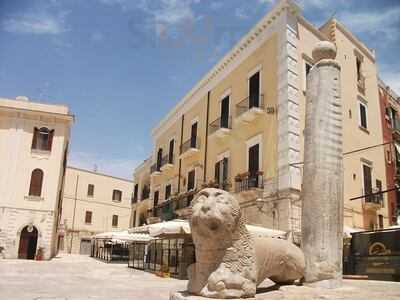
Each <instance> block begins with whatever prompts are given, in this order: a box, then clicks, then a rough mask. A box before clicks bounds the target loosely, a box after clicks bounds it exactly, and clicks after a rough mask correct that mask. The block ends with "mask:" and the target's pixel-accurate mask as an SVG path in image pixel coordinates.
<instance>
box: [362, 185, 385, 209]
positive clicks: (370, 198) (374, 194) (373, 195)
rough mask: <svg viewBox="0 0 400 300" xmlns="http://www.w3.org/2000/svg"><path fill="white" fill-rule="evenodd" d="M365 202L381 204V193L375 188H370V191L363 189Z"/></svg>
mask: <svg viewBox="0 0 400 300" xmlns="http://www.w3.org/2000/svg"><path fill="white" fill-rule="evenodd" d="M364 195H365V203H374V204H379V205H382V202H383V194H382V193H381V191H380V190H379V189H377V188H372V189H371V190H370V191H365V192H364Z"/></svg>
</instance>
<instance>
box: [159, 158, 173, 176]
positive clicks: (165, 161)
mask: <svg viewBox="0 0 400 300" xmlns="http://www.w3.org/2000/svg"><path fill="white" fill-rule="evenodd" d="M173 168H174V156H173V155H171V156H170V155H169V154H167V155H165V156H164V157H163V158H162V159H161V168H160V170H161V171H162V172H164V171H169V170H171V169H173Z"/></svg>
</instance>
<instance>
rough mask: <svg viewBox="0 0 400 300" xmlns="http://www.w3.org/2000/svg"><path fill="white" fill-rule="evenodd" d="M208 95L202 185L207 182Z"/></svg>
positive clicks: (208, 96)
mask: <svg viewBox="0 0 400 300" xmlns="http://www.w3.org/2000/svg"><path fill="white" fill-rule="evenodd" d="M210 95H211V91H208V93H207V113H206V136H205V138H204V164H203V165H204V167H203V170H204V174H203V183H206V181H207V149H208V118H209V116H210Z"/></svg>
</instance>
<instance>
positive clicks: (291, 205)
mask: <svg viewBox="0 0 400 300" xmlns="http://www.w3.org/2000/svg"><path fill="white" fill-rule="evenodd" d="M321 40H329V41H332V42H334V43H335V45H336V47H337V53H338V55H337V61H338V63H339V64H340V65H341V66H342V78H341V81H342V82H341V86H342V91H341V92H342V99H345V101H343V103H344V104H343V152H344V154H345V156H344V173H345V174H344V176H345V180H344V181H345V186H344V222H345V224H346V225H347V226H350V227H355V228H365V229H371V228H378V227H379V222H380V220H381V221H382V222H383V225H384V226H387V225H388V224H389V217H388V208H387V207H388V205H387V197H386V196H385V195H384V196H383V197H380V198H379V199H377V198H376V197H369V196H368V194H369V193H372V192H374V191H376V190H377V189H379V188H383V187H386V173H385V163H384V149H383V147H374V148H372V149H370V150H369V151H359V149H362V148H366V147H369V146H373V145H379V144H382V142H383V136H382V130H381V117H380V109H379V98H378V80H377V66H376V61H375V53H374V51H372V50H370V49H369V48H368V47H367V46H365V45H364V44H363V43H362V42H361V41H360V40H359V39H357V38H356V37H355V36H354V35H353V34H352V33H351V32H350V31H349V30H348V29H347V28H346V27H345V26H343V25H342V24H341V23H340V22H338V21H337V20H336V19H329V20H328V21H327V22H326V23H325V24H324V25H323V26H322V27H321V28H316V27H315V26H313V25H312V24H311V23H309V22H308V21H307V20H306V19H305V18H304V17H303V15H302V12H301V10H300V8H299V7H298V6H297V5H296V4H295V3H294V2H293V1H290V0H282V1H279V2H278V3H277V4H276V5H275V6H274V7H273V8H272V9H271V11H269V12H268V13H267V14H266V15H265V16H264V17H263V18H262V20H260V21H259V22H258V23H257V24H256V25H255V26H254V27H253V28H252V29H251V30H250V31H249V33H247V34H246V35H245V36H244V37H243V38H242V39H241V40H240V41H239V42H238V43H237V44H236V45H235V46H234V47H233V48H232V49H231V50H230V51H229V52H228V53H227V54H226V55H225V56H224V57H223V58H222V59H221V60H220V61H219V62H218V63H217V64H216V65H215V66H214V67H213V68H212V69H211V70H210V71H209V72H208V73H207V74H206V75H205V76H204V77H203V78H202V79H201V80H200V81H199V82H198V83H197V84H196V85H195V86H194V87H193V88H192V89H191V90H190V91H189V92H188V93H187V94H186V95H185V96H184V97H183V99H182V100H181V101H180V102H178V104H177V105H176V106H175V107H174V108H173V109H172V110H171V111H170V112H169V113H168V115H166V116H165V117H164V118H163V119H162V120H161V121H160V122H159V124H158V125H157V126H156V128H154V129H153V131H152V138H153V144H154V148H153V153H152V154H151V157H150V162H148V164H150V168H148V169H147V172H148V174H147V176H149V177H150V180H149V181H150V196H149V200H148V202H149V204H150V205H149V206H150V207H149V208H150V210H149V213H148V215H147V219H148V221H151V222H154V221H155V220H157V219H158V220H165V219H170V218H174V217H179V218H185V217H187V215H188V214H190V210H189V209H188V207H189V205H190V201H191V199H192V198H193V194H194V193H195V192H196V191H198V190H199V189H201V188H202V187H203V186H210V185H211V186H218V187H220V188H223V189H226V190H229V191H231V192H233V193H236V195H237V196H238V197H239V198H240V201H241V206H242V208H243V211H244V212H245V214H246V216H247V219H248V221H249V223H252V224H255V225H262V226H265V227H269V228H276V229H281V230H291V231H294V232H297V233H299V232H300V228H301V224H300V223H301V213H300V212H301V187H302V180H303V179H302V173H303V165H302V162H303V158H304V121H305V103H306V84H307V80H306V76H307V74H308V72H309V71H310V69H311V68H312V66H313V64H314V61H313V59H312V55H311V53H312V49H313V47H314V46H315V44H316V43H317V42H319V41H321ZM143 172H144V169H143V168H142V167H141V168H139V169H137V170H136V171H135V175H134V178H136V177H137V176H136V175H138V174H139V173H140V174H141V177H143ZM135 180H136V179H135ZM135 183H137V182H136V181H135ZM366 196H368V197H366ZM355 197H360V198H358V200H350V199H352V198H355ZM138 202H140V199H138ZM139 205H140V204H139V203H138V204H136V206H139ZM133 210H135V209H133ZM137 217H138V214H136V218H137ZM137 223H138V222H136V224H137Z"/></svg>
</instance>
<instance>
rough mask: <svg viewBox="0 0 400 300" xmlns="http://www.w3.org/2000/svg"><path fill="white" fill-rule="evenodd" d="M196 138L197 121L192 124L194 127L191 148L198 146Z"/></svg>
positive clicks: (191, 133) (191, 134)
mask: <svg viewBox="0 0 400 300" xmlns="http://www.w3.org/2000/svg"><path fill="white" fill-rule="evenodd" d="M196 139H197V122H196V123H194V124H192V128H191V131H190V147H191V148H197V147H196V146H197V143H196Z"/></svg>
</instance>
